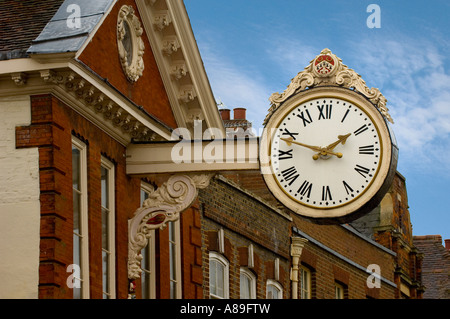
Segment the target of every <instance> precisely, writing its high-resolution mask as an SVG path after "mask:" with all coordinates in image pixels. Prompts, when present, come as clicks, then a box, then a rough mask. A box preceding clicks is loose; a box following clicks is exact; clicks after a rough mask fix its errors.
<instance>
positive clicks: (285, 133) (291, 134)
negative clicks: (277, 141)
mask: <svg viewBox="0 0 450 319" xmlns="http://www.w3.org/2000/svg"><path fill="white" fill-rule="evenodd" d="M282 135H289V136H290V137H292V139H294V140H295V136H294V135H298V133H291V132H289V130H288V129H287V128H285V129H284V132H283V133H282Z"/></svg>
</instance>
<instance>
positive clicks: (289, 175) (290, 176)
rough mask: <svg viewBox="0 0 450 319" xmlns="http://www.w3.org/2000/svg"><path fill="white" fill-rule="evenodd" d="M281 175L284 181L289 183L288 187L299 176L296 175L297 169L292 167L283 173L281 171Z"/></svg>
mask: <svg viewBox="0 0 450 319" xmlns="http://www.w3.org/2000/svg"><path fill="white" fill-rule="evenodd" d="M281 175H283V178H284V181H285V182H289V184H288V185H289V186H291V185H292V183H293V182H294V181H295V180H296V179H297V178H298V177H299V176H300V174H298V173H297V169H296V168H295V167H294V166H292V167H289V168H287V169H285V170H284V171H281Z"/></svg>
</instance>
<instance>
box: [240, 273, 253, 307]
mask: <svg viewBox="0 0 450 319" xmlns="http://www.w3.org/2000/svg"><path fill="white" fill-rule="evenodd" d="M239 273H240V276H246V277H247V278H248V279H249V280H250V296H249V298H248V299H256V276H255V274H253V273H252V272H251V271H250V270H249V269H246V268H242V267H241V268H240V270H239ZM239 280H240V278H239ZM240 293H242V291H240ZM240 298H242V295H240Z"/></svg>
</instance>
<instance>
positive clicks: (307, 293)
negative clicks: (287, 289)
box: [299, 265, 312, 299]
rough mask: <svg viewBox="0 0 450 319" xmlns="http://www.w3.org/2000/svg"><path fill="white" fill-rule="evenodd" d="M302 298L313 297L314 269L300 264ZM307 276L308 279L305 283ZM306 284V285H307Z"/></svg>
mask: <svg viewBox="0 0 450 319" xmlns="http://www.w3.org/2000/svg"><path fill="white" fill-rule="evenodd" d="M299 268H300V269H299V270H300V287H299V289H300V299H311V288H312V271H311V269H309V268H308V267H305V266H303V265H300V267H299ZM305 276H306V279H307V282H306V285H305V282H304V281H305V280H304V279H305ZM305 286H306V287H305Z"/></svg>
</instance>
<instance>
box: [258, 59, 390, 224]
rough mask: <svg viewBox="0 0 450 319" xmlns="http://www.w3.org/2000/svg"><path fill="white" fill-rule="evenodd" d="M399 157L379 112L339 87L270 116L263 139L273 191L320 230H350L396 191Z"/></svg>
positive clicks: (302, 96) (316, 91)
mask: <svg viewBox="0 0 450 319" xmlns="http://www.w3.org/2000/svg"><path fill="white" fill-rule="evenodd" d="M321 66H323V67H325V69H321V70H326V64H325V65H324V64H323V63H322V64H321ZM324 72H325V71H324ZM397 157H398V149H397V147H396V143H395V138H394V137H393V134H392V131H391V130H390V127H389V124H388V123H387V121H386V119H385V118H384V117H383V115H382V114H381V113H380V111H379V110H378V109H377V108H376V107H375V106H374V105H373V104H372V103H371V102H370V101H369V100H368V99H367V98H365V97H364V96H362V95H361V94H358V93H357V92H355V91H353V90H350V89H347V88H340V87H318V88H313V89H309V90H305V91H303V92H301V93H298V94H296V95H294V96H292V97H291V98H289V99H288V100H286V101H285V102H284V103H283V104H282V105H281V106H280V107H278V108H277V109H276V110H275V111H274V112H273V114H271V116H270V118H269V120H268V121H267V123H266V127H265V130H264V133H263V136H262V138H261V148H260V160H261V168H262V170H263V171H262V173H263V177H264V180H265V182H266V184H267V186H268V188H269V190H270V191H271V192H272V193H273V194H274V195H275V197H276V198H277V199H278V200H279V201H280V202H281V203H283V204H284V205H285V206H286V207H288V208H290V209H291V210H292V211H294V212H295V213H298V214H300V215H302V216H305V217H307V218H310V219H313V220H314V221H316V222H318V223H345V222H349V221H351V220H353V219H355V218H358V217H360V216H362V215H363V214H365V213H367V212H369V211H370V210H372V209H373V208H375V206H376V205H378V204H379V202H380V201H381V199H382V198H383V196H384V195H385V193H386V192H387V190H388V189H389V187H390V185H391V183H392V180H393V177H394V175H395V171H396V163H397Z"/></svg>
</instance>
